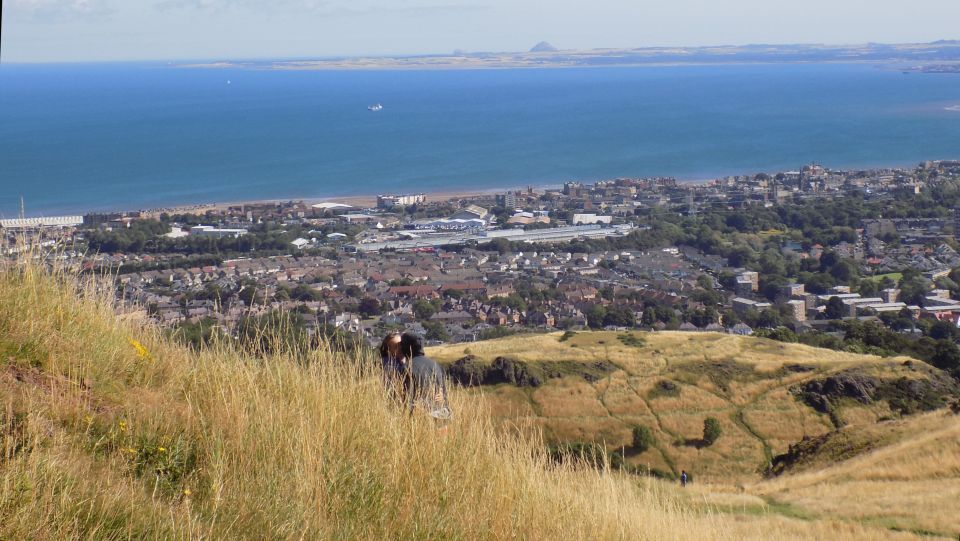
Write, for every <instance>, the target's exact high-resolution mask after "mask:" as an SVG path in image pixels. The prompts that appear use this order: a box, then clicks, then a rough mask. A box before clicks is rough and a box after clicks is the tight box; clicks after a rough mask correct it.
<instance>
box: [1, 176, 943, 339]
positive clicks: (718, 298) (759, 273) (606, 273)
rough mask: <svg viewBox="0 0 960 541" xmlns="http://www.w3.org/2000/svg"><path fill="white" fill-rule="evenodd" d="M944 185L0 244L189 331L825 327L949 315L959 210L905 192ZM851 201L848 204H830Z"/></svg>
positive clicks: (468, 202)
mask: <svg viewBox="0 0 960 541" xmlns="http://www.w3.org/2000/svg"><path fill="white" fill-rule="evenodd" d="M958 184H960V161H933V162H924V163H922V164H920V165H918V166H917V167H913V168H890V169H873V170H834V169H829V168H826V167H822V166H818V165H806V166H803V167H802V168H800V169H798V170H796V171H784V172H778V173H772V174H766V173H760V174H756V175H747V176H730V177H724V178H720V179H716V180H714V181H711V182H705V183H683V182H677V181H676V180H675V179H672V178H639V179H634V178H621V179H614V180H608V181H598V182H593V183H581V182H567V183H565V184H563V185H562V187H557V188H550V189H537V188H526V189H522V190H509V191H504V192H499V193H487V194H480V195H474V196H464V197H459V198H453V199H449V200H448V199H437V200H434V199H433V198H432V197H429V196H427V195H425V194H389V195H388V194H384V195H380V196H379V197H377V199H376V203H375V204H372V205H369V206H368V207H358V206H354V205H351V204H347V203H340V202H332V201H325V202H316V203H311V202H304V201H288V202H276V203H274V202H271V203H252V204H242V205H222V206H215V207H210V208H204V207H202V206H198V207H196V208H194V209H180V210H177V209H166V210H155V211H141V212H132V213H131V212H126V213H106V214H104V213H95V214H88V215H85V216H62V217H52V218H20V219H13V220H3V221H0V226H2V231H3V241H4V244H3V250H4V252H5V253H6V259H7V260H8V261H12V260H14V259H15V258H16V257H18V252H20V251H21V250H27V249H32V250H35V253H38V254H39V253H42V254H44V255H43V257H49V258H56V259H58V260H60V261H61V263H65V264H67V265H71V266H74V267H76V268H79V269H82V270H83V271H87V272H100V273H104V274H106V273H109V274H110V275H113V277H114V279H115V280H116V284H117V294H118V296H119V297H120V298H121V299H122V300H123V305H124V306H125V309H126V310H127V311H128V312H129V313H130V314H135V315H138V316H140V317H143V318H152V319H154V320H156V321H158V322H159V323H161V324H162V325H163V326H165V327H168V328H170V329H187V330H189V331H190V333H192V335H194V336H198V337H199V338H197V339H198V340H202V339H203V338H204V337H209V336H210V334H211V333H215V332H216V333H222V334H223V335H224V336H234V337H236V336H237V335H238V334H239V333H241V332H242V329H243V326H244V325H245V324H249V322H250V321H256V320H257V319H258V318H259V319H263V318H266V317H267V316H269V315H271V314H281V313H282V314H294V315H295V316H296V321H297V323H298V325H300V326H301V327H302V329H303V331H304V332H305V333H307V334H308V335H310V336H321V335H323V336H326V335H329V334H330V333H331V332H337V333H340V334H342V335H348V336H353V337H356V338H357V339H358V340H361V341H363V342H367V343H373V342H374V341H376V340H377V338H378V337H380V336H382V335H383V334H384V333H385V332H387V331H389V330H393V329H405V330H409V331H413V332H416V333H419V334H421V335H423V336H425V337H426V338H427V340H428V341H429V342H430V343H434V344H436V343H442V342H471V341H476V340H482V339H486V338H494V337H500V336H506V335H508V334H513V333H518V332H536V331H547V330H557V329H567V330H570V329H579V328H611V329H623V328H643V329H649V330H664V329H666V330H681V331H684V330H690V331H696V330H699V331H716V332H726V333H737V334H754V333H761V334H764V335H770V334H775V333H778V332H780V333H782V332H789V333H792V334H791V336H793V335H796V336H803V335H804V334H807V333H818V334H822V335H824V336H829V335H830V334H831V333H833V334H836V331H837V329H838V327H837V325H838V322H843V321H857V322H869V321H873V322H877V323H879V324H881V325H883V326H884V328H886V329H888V330H890V331H891V332H896V333H899V334H901V335H904V336H920V335H923V334H924V333H927V334H929V331H930V329H931V327H932V326H935V325H937V324H941V326H942V324H943V323H944V322H946V323H948V324H949V325H950V326H951V327H952V328H953V329H954V330H956V329H957V326H958V324H960V285H958V282H960V276H958V272H957V269H960V254H958V248H960V246H958V244H957V238H958V236H960V212H955V211H953V208H952V207H951V208H949V209H946V208H945V207H944V208H941V207H939V206H936V207H932V206H930V203H929V200H928V199H927V198H929V197H931V196H930V194H931V193H932V192H934V191H935V190H941V191H942V190H944V189H946V188H945V187H952V188H950V189H955V188H956V185H958ZM939 199H941V201H939V202H940V203H943V201H942V198H939ZM917 201H920V202H922V204H918V203H917ZM371 203H372V201H371ZM854 203H856V206H857V208H861V210H860V211H859V215H858V214H857V213H856V212H853V211H852V210H851V211H849V212H848V211H847V210H844V209H845V208H848V207H845V206H844V205H848V204H849V208H850V209H853V208H854ZM897 204H900V205H902V206H903V207H904V208H907V209H912V210H909V211H904V212H900V213H897V212H896V211H895V209H896V208H897ZM823 205H833V206H834V207H836V208H837V209H840V210H837V211H836V212H838V213H839V214H837V216H841V218H837V220H843V222H842V223H840V222H837V223H815V225H811V224H812V223H814V222H816V221H817V220H819V221H821V222H822V221H823V220H825V219H827V218H825V214H826V211H824V210H823ZM838 205H839V206H838ZM864 205H867V206H866V207H864ZM870 205H873V206H872V207H871V206H870ZM924 205H927V206H926V208H925V207H924ZM834 207H830V208H834ZM871 208H873V209H890V210H888V211H886V212H887V213H888V214H883V215H881V213H872V211H871V210H870V209H871ZM810 209H819V210H817V212H813V210H810ZM808 211H809V212H811V214H809V215H804V216H803V217H802V218H797V217H796V216H793V215H795V214H797V213H804V212H808ZM905 213H906V214H909V215H901V214H905ZM758 220H760V221H759V222H758ZM763 220H765V221H767V222H770V225H764V224H763V223H761V222H762V221H763ZM777 220H780V222H779V223H780V224H781V225H780V226H779V227H778V226H776V223H775V222H777ZM791 220H792V221H793V222H790V221H791ZM852 220H853V221H852ZM788 222H790V223H788ZM794 222H796V223H794ZM854 222H855V223H854ZM814 227H815V228H816V229H810V228H814ZM809 231H817V232H820V233H816V234H813V233H809ZM817 236H821V237H822V238H816V237H817ZM27 246H30V247H32V248H27ZM38 246H39V247H42V251H36V250H37V248H36V247H38Z"/></svg>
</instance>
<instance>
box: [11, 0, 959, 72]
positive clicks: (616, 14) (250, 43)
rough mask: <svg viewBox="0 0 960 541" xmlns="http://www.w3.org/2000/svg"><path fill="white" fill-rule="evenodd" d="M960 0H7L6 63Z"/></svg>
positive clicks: (345, 48) (433, 40)
mask: <svg viewBox="0 0 960 541" xmlns="http://www.w3.org/2000/svg"><path fill="white" fill-rule="evenodd" d="M958 27H960V0H632V1H631V0H589V1H582V0H581V1H574V0H555V1H553V2H545V1H539V0H4V1H3V33H2V37H0V41H2V51H0V55H2V60H3V61H10V62H37V61H90V60H137V59H151V60H152V59H168V60H174V59H219V58H224V59H235V58H259V57H321V56H350V55H368V54H376V55H382V54H419V53H445V52H451V51H453V50H454V49H465V50H470V51H516V50H526V49H529V48H530V47H531V46H533V45H534V44H535V43H537V42H538V41H541V40H546V41H549V42H551V43H552V44H554V45H555V46H557V47H559V48H561V49H572V48H597V47H643V46H658V45H716V44H744V43H862V42H867V41H876V42H887V43H892V42H911V41H933V40H937V39H951V38H960V30H958Z"/></svg>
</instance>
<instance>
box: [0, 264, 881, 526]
mask: <svg viewBox="0 0 960 541" xmlns="http://www.w3.org/2000/svg"><path fill="white" fill-rule="evenodd" d="M307 361H308V362H303V359H300V362H295V361H294V360H293V359H292V358H291V357H290V356H289V355H287V354H284V353H282V352H279V353H271V354H266V355H260V356H251V355H249V354H247V353H244V352H243V351H240V350H239V349H238V348H236V347H234V346H233V345H232V344H229V343H218V344H215V345H213V346H211V347H210V348H208V349H206V350H203V351H200V352H195V351H191V350H190V349H188V348H186V347H182V346H179V345H177V344H176V343H174V342H173V341H171V340H170V339H169V338H166V337H164V335H163V333H162V332H160V330H159V329H158V328H157V327H155V326H154V325H152V324H151V323H149V322H145V321H141V320H137V319H134V318H124V317H118V316H116V315H115V305H114V301H113V291H112V288H111V287H110V286H109V285H104V284H103V283H102V282H98V281H97V280H87V279H79V278H77V277H76V276H74V275H72V274H70V273H66V272H60V271H50V270H47V269H46V268H44V267H41V266H39V265H37V264H33V263H23V262H22V263H21V264H19V265H15V266H12V267H10V268H7V269H5V270H3V269H0V538H2V539H504V538H519V539H689V538H697V539H724V538H743V537H753V538H792V537H797V538H801V537H806V536H807V532H810V535H813V536H818V535H821V534H822V533H823V532H830V531H845V532H849V533H852V534H853V535H858V534H862V533H863V532H864V530H860V529H858V527H856V526H852V525H843V526H842V527H841V530H835V529H832V528H833V527H832V526H829V525H826V526H825V525H819V526H817V527H813V528H810V529H808V527H807V526H806V525H801V524H797V523H795V521H790V520H785V519H782V518H778V519H776V520H765V519H763V518H762V517H757V518H754V519H750V520H738V521H732V520H730V519H729V518H727V517H724V516H721V515H717V514H714V513H711V512H706V511H703V510H702V509H700V510H695V509H694V508H692V507H688V506H687V505H686V504H685V503H684V501H685V499H684V497H682V496H680V495H679V493H678V492H677V490H676V489H675V488H672V487H669V486H667V485H661V484H659V483H657V482H655V481H649V480H638V479H635V478H628V477H623V476H620V475H619V474H615V473H611V472H604V471H595V470H592V469H587V468H578V467H576V466H570V465H565V466H558V465H555V464H552V463H550V462H549V461H548V459H547V457H546V456H545V455H544V453H543V452H542V451H541V449H542V446H541V445H540V444H539V442H537V441H531V440H529V439H524V438H523V437H521V436H519V435H512V434H506V433H503V432H499V431H497V430H494V428H493V427H492V425H491V423H490V421H489V419H490V417H489V416H488V415H487V412H486V410H485V408H484V406H483V404H482V400H481V399H478V398H477V397H472V396H469V395H467V394H465V393H459V392H456V391H455V392H453V393H452V396H451V401H452V408H453V410H454V411H455V412H456V416H455V418H454V420H453V421H452V422H451V424H450V425H449V427H448V429H447V430H446V431H445V433H444V432H441V431H438V430H437V427H436V426H435V425H434V424H433V421H432V420H430V419H428V418H425V417H423V416H418V415H414V416H408V415H405V414H404V413H403V411H402V409H401V408H398V407H397V406H396V405H395V404H394V403H392V402H391V400H390V398H389V397H388V396H387V395H386V393H384V392H383V390H382V388H381V384H380V380H379V378H378V376H377V375H376V373H375V372H374V371H371V370H370V369H369V367H370V363H371V362H372V359H369V358H364V357H363V356H362V355H354V354H351V355H346V354H338V353H336V352H335V351H333V349H331V348H326V347H319V348H316V349H315V350H313V351H311V352H309V353H308V359H307ZM818 532H819V533H818Z"/></svg>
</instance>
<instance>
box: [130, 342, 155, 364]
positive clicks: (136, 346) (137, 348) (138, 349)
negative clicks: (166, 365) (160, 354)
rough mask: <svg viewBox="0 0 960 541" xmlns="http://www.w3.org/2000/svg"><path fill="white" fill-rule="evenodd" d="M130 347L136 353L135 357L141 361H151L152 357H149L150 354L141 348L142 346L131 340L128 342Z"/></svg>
mask: <svg viewBox="0 0 960 541" xmlns="http://www.w3.org/2000/svg"><path fill="white" fill-rule="evenodd" d="M129 342H130V345H131V346H133V349H134V350H135V351H136V352H137V357H139V358H140V360H142V361H152V360H153V357H151V356H150V352H149V351H147V348H145V347H143V344H141V343H140V342H137V341H136V340H134V339H133V338H131V339H130V340H129Z"/></svg>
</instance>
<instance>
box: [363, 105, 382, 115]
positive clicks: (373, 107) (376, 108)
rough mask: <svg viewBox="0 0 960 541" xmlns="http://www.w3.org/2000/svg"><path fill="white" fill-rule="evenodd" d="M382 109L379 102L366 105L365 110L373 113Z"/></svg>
mask: <svg viewBox="0 0 960 541" xmlns="http://www.w3.org/2000/svg"><path fill="white" fill-rule="evenodd" d="M382 110H383V105H381V104H379V103H375V104H373V105H368V106H367V111H373V112H374V113H376V112H377V111H382Z"/></svg>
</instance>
